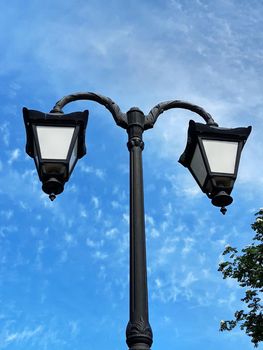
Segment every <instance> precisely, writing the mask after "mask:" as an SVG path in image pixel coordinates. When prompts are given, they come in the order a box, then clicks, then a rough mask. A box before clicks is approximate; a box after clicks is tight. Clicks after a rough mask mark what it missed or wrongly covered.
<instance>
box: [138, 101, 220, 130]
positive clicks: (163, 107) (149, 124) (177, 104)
mask: <svg viewBox="0 0 263 350" xmlns="http://www.w3.org/2000/svg"><path fill="white" fill-rule="evenodd" d="M172 108H182V109H188V110H189V111H192V112H195V113H197V114H199V115H200V116H201V117H202V118H203V119H204V120H205V122H206V123H207V124H208V125H212V126H218V124H217V123H216V122H215V121H214V119H213V118H212V116H211V115H210V114H209V113H208V112H206V111H205V110H204V109H203V108H202V107H200V106H197V105H193V104H191V103H189V102H185V101H180V100H173V101H165V102H161V103H158V105H156V106H155V107H153V108H152V109H151V110H150V112H149V114H148V115H147V116H146V120H145V124H144V129H145V130H147V129H151V128H153V126H154V124H155V122H156V120H157V119H158V117H159V115H160V114H162V113H163V112H164V111H167V110H168V109H172Z"/></svg>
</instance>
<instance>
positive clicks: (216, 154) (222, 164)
mask: <svg viewBox="0 0 263 350" xmlns="http://www.w3.org/2000/svg"><path fill="white" fill-rule="evenodd" d="M202 141H203V145H204V148H205V152H206V156H207V159H208V163H209V166H210V169H211V171H212V172H213V173H227V174H234V173H235V165H236V156H237V149H238V142H233V141H217V140H204V139H203V140H202Z"/></svg>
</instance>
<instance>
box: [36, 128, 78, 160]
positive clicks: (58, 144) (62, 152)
mask: <svg viewBox="0 0 263 350" xmlns="http://www.w3.org/2000/svg"><path fill="white" fill-rule="evenodd" d="M74 129H75V128H74V127H62V126H37V134H38V141H39V146H40V153H41V158H42V159H63V160H65V159H67V155H68V151H69V147H70V142H71V140H72V136H73V133H74Z"/></svg>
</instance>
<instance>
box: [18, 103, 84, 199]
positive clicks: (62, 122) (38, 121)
mask: <svg viewBox="0 0 263 350" xmlns="http://www.w3.org/2000/svg"><path fill="white" fill-rule="evenodd" d="M88 114H89V112H88V111H84V112H75V113H69V114H63V113H42V112H39V111H36V110H28V109H27V108H24V109H23V116H24V122H25V127H26V134H27V142H26V152H27V154H28V155H29V156H30V157H32V158H33V159H34V161H35V165H36V168H37V172H38V176H39V179H40V180H41V181H42V183H43V186H42V189H43V191H44V192H46V193H47V194H49V195H50V199H52V200H53V199H54V198H55V195H56V194H59V193H61V192H62V191H63V189H64V184H65V182H67V181H68V180H69V178H70V175H71V173H72V171H73V169H74V167H75V165H76V163H77V160H78V159H80V158H82V157H83V156H84V155H85V154H86V145H85V131H86V126H87V122H88ZM42 126H43V127H63V128H64V129H65V128H74V129H73V134H72V136H71V140H70V144H69V148H68V150H67V155H66V157H65V158H63V159H55V158H43V157H42V154H41V145H40V141H39V135H38V132H37V128H38V127H42ZM73 157H74V158H73Z"/></svg>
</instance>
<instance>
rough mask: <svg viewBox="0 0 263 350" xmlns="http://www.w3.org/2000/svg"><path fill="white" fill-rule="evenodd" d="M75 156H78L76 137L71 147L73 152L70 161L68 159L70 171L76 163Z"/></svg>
mask: <svg viewBox="0 0 263 350" xmlns="http://www.w3.org/2000/svg"><path fill="white" fill-rule="evenodd" d="M77 157H78V138H77V139H76V141H75V145H74V147H73V152H72V154H71V157H70V161H69V171H70V172H71V170H72V168H73V167H74V165H75V163H76V160H77Z"/></svg>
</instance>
